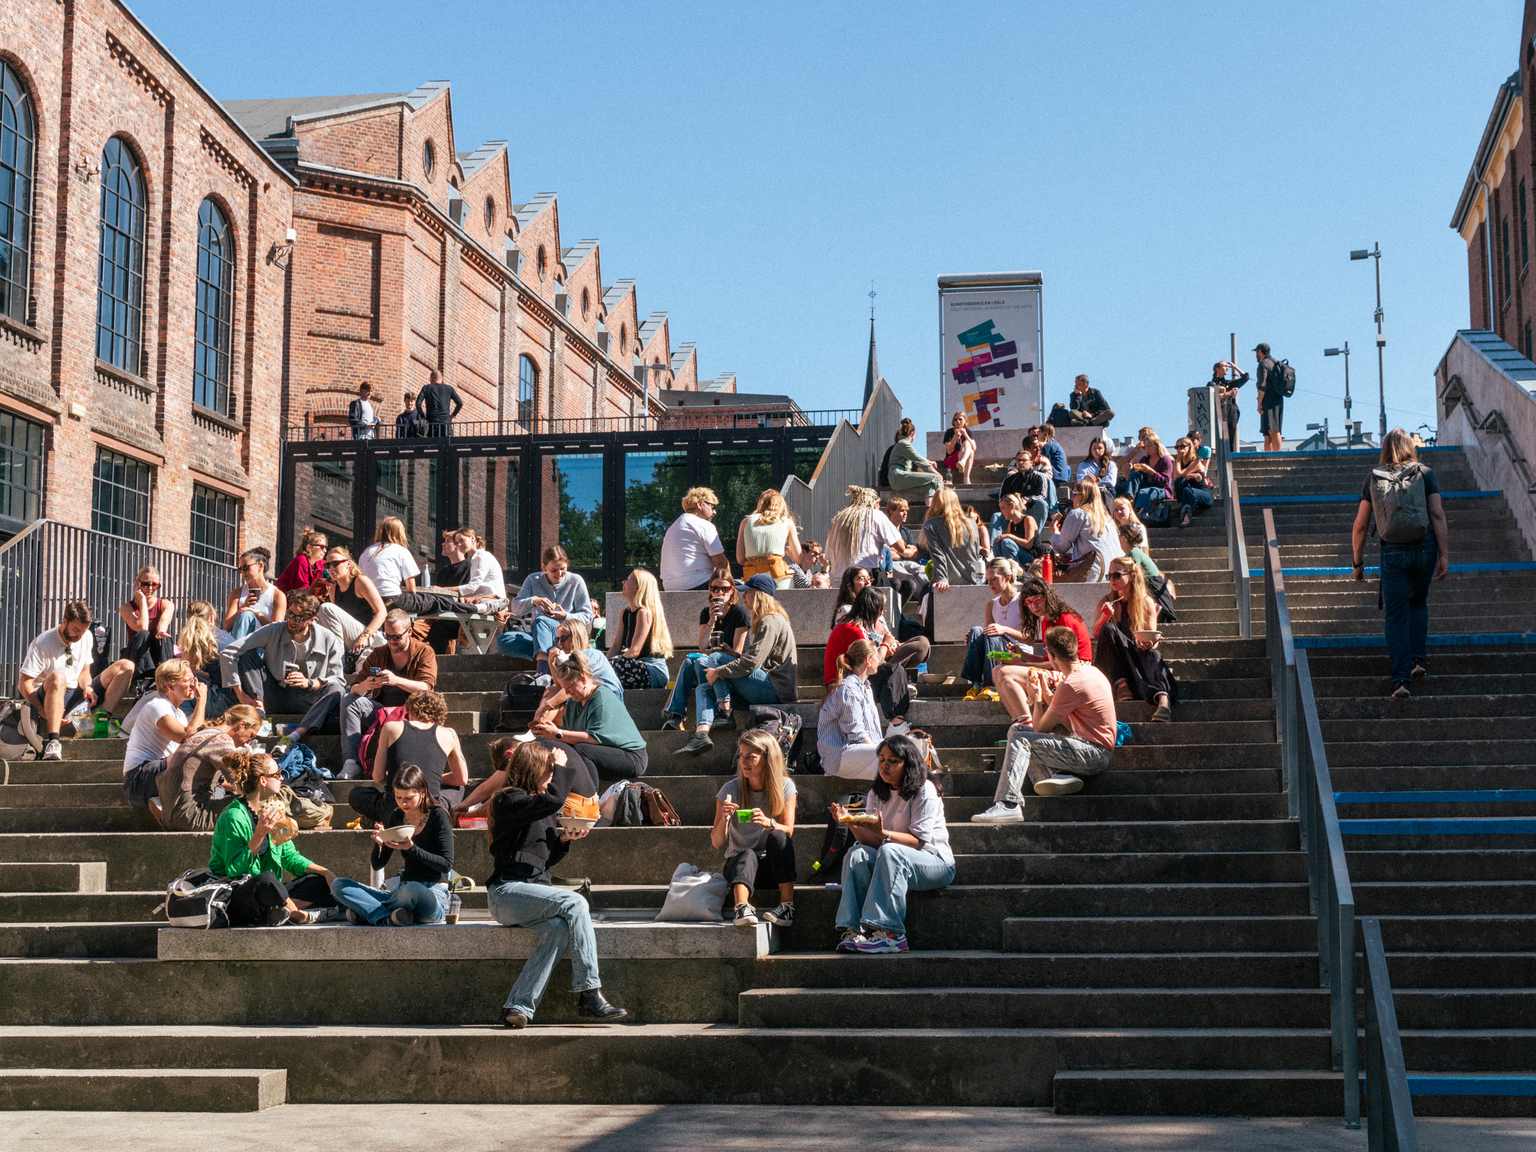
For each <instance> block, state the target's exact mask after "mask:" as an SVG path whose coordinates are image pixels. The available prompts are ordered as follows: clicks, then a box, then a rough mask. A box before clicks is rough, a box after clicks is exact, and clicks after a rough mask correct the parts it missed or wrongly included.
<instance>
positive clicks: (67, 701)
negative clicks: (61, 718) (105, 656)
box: [64, 676, 106, 716]
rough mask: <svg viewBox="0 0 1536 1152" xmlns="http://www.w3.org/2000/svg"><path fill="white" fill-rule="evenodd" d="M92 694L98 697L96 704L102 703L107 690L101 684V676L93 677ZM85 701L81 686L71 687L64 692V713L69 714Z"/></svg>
mask: <svg viewBox="0 0 1536 1152" xmlns="http://www.w3.org/2000/svg"><path fill="white" fill-rule="evenodd" d="M91 694H92V695H93V696H95V698H96V706H99V705H100V704H101V701H102V698H103V697H104V696H105V695H106V691H105V690H104V689H103V688H102V686H101V677H100V676H92V677H91ZM84 703H85V693H84V692H82V691H81V690H80V689H79V688H71V689H70V690H69V691H68V692H66V693H65V694H64V715H66V716H68V715H69V714H70V713H71V712H73V711H74V710H75V709H76V708H78V707H80V705H82V704H84Z"/></svg>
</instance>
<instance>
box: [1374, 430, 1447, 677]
mask: <svg viewBox="0 0 1536 1152" xmlns="http://www.w3.org/2000/svg"><path fill="white" fill-rule="evenodd" d="M1373 524H1374V526H1375V529H1376V534H1377V535H1378V536H1379V537H1380V538H1381V560H1380V564H1381V601H1382V604H1383V606H1384V608H1385V618H1384V620H1383V626H1384V629H1385V632H1386V639H1387V659H1388V660H1389V661H1390V662H1391V665H1392V695H1393V697H1395V698H1397V699H1403V698H1405V697H1407V696H1409V695H1411V694H1412V693H1411V692H1410V685H1411V684H1412V682H1413V679H1414V678H1415V677H1417V676H1425V675H1428V673H1429V582H1430V580H1431V579H1435V580H1444V579H1445V577H1446V575H1447V573H1449V572H1450V570H1451V552H1450V545H1449V543H1448V539H1447V531H1446V526H1445V509H1444V507H1443V506H1442V505H1441V503H1440V485H1439V483H1438V482H1437V481H1436V480H1435V474H1434V473H1433V472H1432V471H1430V470H1429V469H1428V468H1426V467H1425V466H1424V465H1423V464H1420V463H1419V459H1418V453H1416V452H1415V451H1414V447H1413V440H1412V439H1411V438H1410V437H1409V435H1408V433H1406V432H1404V431H1403V430H1402V429H1401V428H1394V429H1392V431H1390V432H1388V433H1387V435H1386V439H1384V440H1383V441H1382V442H1381V463H1380V464H1379V465H1378V466H1377V467H1376V468H1374V469H1372V471H1371V474H1370V475H1369V476H1367V477H1366V479H1365V487H1364V488H1363V489H1361V492H1360V509H1359V511H1358V512H1357V513H1356V515H1355V526H1354V531H1353V532H1352V533H1351V543H1352V545H1353V552H1352V555H1353V558H1354V570H1355V579H1356V580H1361V581H1363V580H1364V579H1365V539H1366V534H1367V533H1368V532H1369V530H1370V528H1371V526H1372V525H1373Z"/></svg>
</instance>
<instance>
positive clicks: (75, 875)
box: [0, 788, 122, 892]
mask: <svg viewBox="0 0 1536 1152" xmlns="http://www.w3.org/2000/svg"><path fill="white" fill-rule="evenodd" d="M118 792H119V794H121V792H122V789H121V788H119V789H118ZM106 887H107V866H106V864H105V863H104V862H102V861H99V860H98V861H93V862H91V863H79V864H77V863H58V864H44V863H23V864H0V892H104V891H106Z"/></svg>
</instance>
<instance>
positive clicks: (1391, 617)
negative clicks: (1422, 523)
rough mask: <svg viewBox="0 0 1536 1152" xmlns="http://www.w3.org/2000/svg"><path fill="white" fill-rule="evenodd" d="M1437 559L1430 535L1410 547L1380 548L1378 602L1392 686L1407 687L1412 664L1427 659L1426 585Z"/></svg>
mask: <svg viewBox="0 0 1536 1152" xmlns="http://www.w3.org/2000/svg"><path fill="white" fill-rule="evenodd" d="M1439 558H1440V546H1439V545H1438V544H1436V543H1435V537H1434V535H1433V534H1428V535H1426V536H1425V537H1424V539H1422V540H1418V541H1416V542H1414V543H1412V544H1383V545H1382V546H1381V599H1382V605H1383V607H1384V608H1385V609H1386V619H1385V622H1384V625H1385V629H1386V635H1387V659H1388V660H1389V661H1391V664H1392V682H1393V683H1394V684H1406V683H1408V682H1409V681H1410V680H1412V679H1413V662H1414V661H1415V660H1427V659H1428V658H1429V582H1430V581H1431V580H1432V579H1433V578H1434V575H1435V561H1437V560H1438V559H1439Z"/></svg>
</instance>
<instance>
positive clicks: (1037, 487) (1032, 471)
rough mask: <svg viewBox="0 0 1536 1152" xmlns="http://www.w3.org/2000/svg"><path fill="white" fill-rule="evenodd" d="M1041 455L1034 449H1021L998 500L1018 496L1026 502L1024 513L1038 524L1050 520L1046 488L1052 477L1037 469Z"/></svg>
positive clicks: (998, 495) (1005, 477)
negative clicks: (1036, 465)
mask: <svg viewBox="0 0 1536 1152" xmlns="http://www.w3.org/2000/svg"><path fill="white" fill-rule="evenodd" d="M1039 458H1040V453H1039V452H1038V451H1036V450H1035V449H1033V448H1020V449H1019V451H1018V453H1017V454H1016V455H1015V456H1014V458H1013V470H1012V471H1011V472H1009V473H1008V475H1006V476H1004V477H1003V486H1002V489H1001V490H1000V491H999V492H998V494H997V498H998V499H999V500H1001V499H1002V498H1003V497H1004V496H1009V495H1012V496H1017V497H1018V498H1019V499H1020V500H1022V501H1023V502H1024V511H1025V513H1026V514H1027V515H1029V516H1033V517H1034V518H1035V523H1036V524H1044V523H1045V522H1046V521H1047V520H1048V519H1050V514H1051V508H1050V489H1049V488H1047V487H1046V485H1048V484H1049V483H1050V482H1051V480H1050V477H1049V476H1048V475H1047V474H1046V473H1044V472H1042V471H1040V469H1038V468H1036V467H1035V462H1036V461H1037V460H1038V459H1039Z"/></svg>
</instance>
